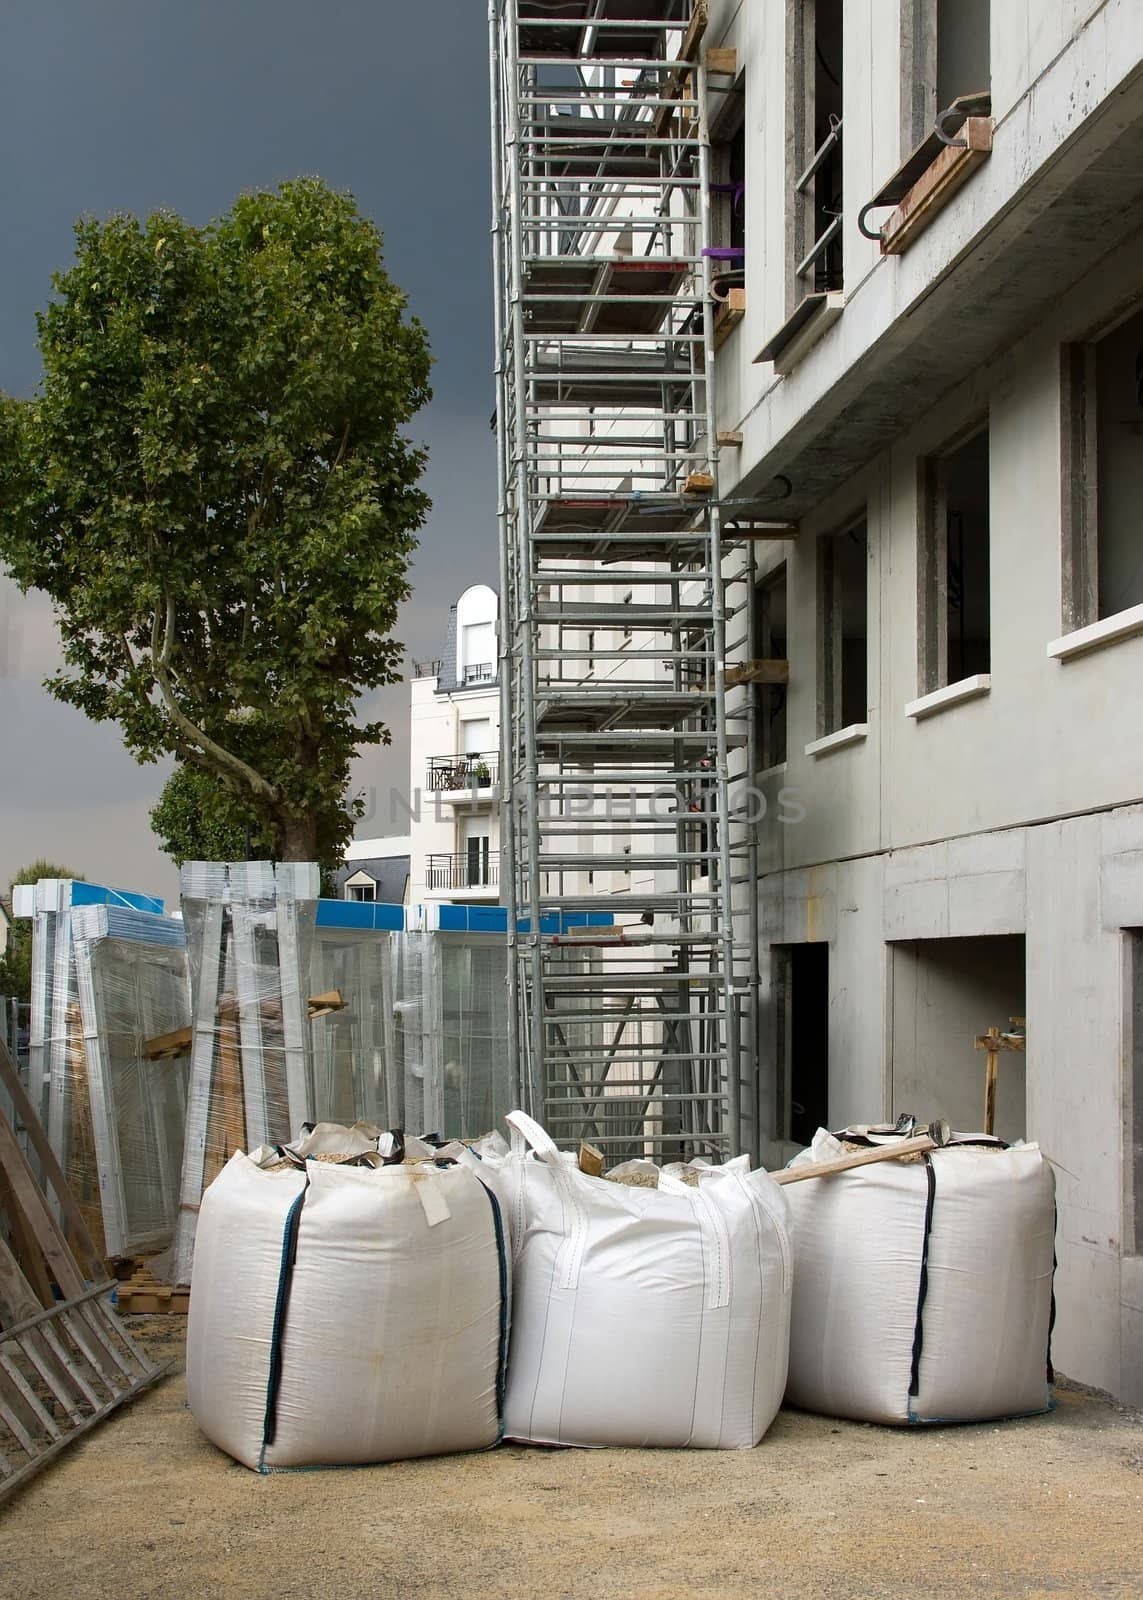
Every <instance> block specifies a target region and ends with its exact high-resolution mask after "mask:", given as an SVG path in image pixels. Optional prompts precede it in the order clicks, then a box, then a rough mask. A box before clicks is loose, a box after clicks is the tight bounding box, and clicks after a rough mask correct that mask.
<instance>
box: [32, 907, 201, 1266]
mask: <svg viewBox="0 0 1143 1600" xmlns="http://www.w3.org/2000/svg"><path fill="white" fill-rule="evenodd" d="M32 895H33V910H32V1003H31V1007H30V1022H29V1046H30V1048H29V1073H28V1079H29V1081H28V1089H29V1094H30V1096H31V1099H32V1103H33V1105H34V1106H35V1107H36V1110H37V1112H38V1113H39V1116H40V1119H41V1121H42V1122H43V1124H44V1127H45V1129H46V1131H47V1134H48V1138H49V1140H50V1142H51V1145H52V1148H53V1151H54V1152H55V1155H56V1157H57V1158H58V1160H59V1161H60V1164H61V1166H62V1167H63V1170H64V1172H65V1174H66V1175H67V1178H68V1182H69V1185H70V1187H71V1189H72V1191H73V1192H74V1194H75V1195H76V1198H77V1199H78V1201H79V1203H80V1206H81V1209H82V1210H83V1213H84V1217H85V1221H86V1223H87V1226H88V1229H89V1232H90V1233H91V1235H92V1238H93V1240H94V1241H95V1243H96V1244H97V1246H98V1247H99V1249H100V1250H101V1251H102V1252H103V1253H104V1254H105V1255H107V1256H117V1255H123V1254H128V1253H131V1252H133V1251H135V1250H142V1249H148V1248H158V1247H159V1246H161V1245H162V1244H163V1243H165V1242H167V1241H169V1238H170V1233H171V1226H172V1212H173V1197H174V1192H175V1188H176V1187H177V1179H178V1155H177V1153H176V1154H175V1157H174V1160H173V1162H167V1167H166V1173H165V1176H164V1178H163V1179H161V1180H160V1179H159V1178H158V1174H157V1167H156V1164H157V1163H159V1162H164V1161H167V1152H168V1151H169V1148H170V1144H171V1141H172V1140H173V1142H174V1144H175V1146H176V1147H179V1146H181V1140H182V1085H181V1084H180V1082H179V1076H178V1073H177V1072H176V1073H175V1075H174V1081H173V1083H163V1082H157V1081H155V1080H153V1079H152V1078H151V1077H150V1075H149V1071H148V1068H147V1066H146V1065H145V1064H144V1063H143V1062H142V1060H141V1055H142V1052H143V1047H144V1045H145V1043H146V1041H147V1039H148V1038H150V1037H152V1034H151V1032H150V1021H151V1019H152V1018H153V1017H158V1018H161V1019H162V1021H163V1023H165V1021H166V1020H168V1019H169V1020H170V1021H171V1027H172V1028H177V1027H180V1026H184V1025H185V1024H186V1022H187V1021H188V1020H189V1017H188V1005H189V1001H188V993H187V982H186V963H185V955H184V952H183V950H182V944H183V932H182V927H181V924H179V923H178V922H177V921H174V920H173V919H171V918H168V917H164V916H162V915H161V908H162V902H161V901H156V900H153V899H151V898H150V897H148V896H141V895H130V894H126V893H124V892H121V891H118V890H113V889H106V888H103V887H101V886H100V885H97V884H87V883H79V882H72V881H71V880H67V879H54V878H51V879H47V878H46V879H41V880H40V882H39V883H37V884H36V885H35V887H34V889H33V891H32ZM77 901H78V902H79V904H78V905H76V902H77ZM142 908H154V909H142ZM156 952H159V953H158V954H156ZM152 958H153V959H152ZM154 1031H155V1033H158V1032H161V1031H165V1030H164V1027H163V1026H160V1025H159V1023H156V1027H155V1030H154ZM168 1076H169V1075H168ZM164 1183H165V1185H166V1189H165V1192H164ZM53 1204H54V1202H53ZM57 1216H58V1210H57ZM61 1220H62V1219H61Z"/></svg>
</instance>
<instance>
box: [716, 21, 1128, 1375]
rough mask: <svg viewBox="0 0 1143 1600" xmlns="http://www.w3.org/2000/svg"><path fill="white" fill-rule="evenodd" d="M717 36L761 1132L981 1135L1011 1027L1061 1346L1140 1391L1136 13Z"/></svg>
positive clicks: (1010, 1125)
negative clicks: (755, 658)
mask: <svg viewBox="0 0 1143 1600" xmlns="http://www.w3.org/2000/svg"><path fill="white" fill-rule="evenodd" d="M704 45H705V47H706V49H707V51H708V52H709V51H710V50H711V49H718V50H721V51H723V52H732V54H730V55H726V54H724V55H723V57H722V58H721V64H722V65H723V66H725V67H726V68H727V69H728V71H727V75H726V76H725V77H723V78H721V79H719V80H712V83H713V84H715V85H716V88H715V90H714V92H712V93H711V94H710V96H709V103H710V115H711V128H712V136H713V139H714V151H715V157H716V160H717V159H722V160H723V161H724V163H725V170H726V171H727V172H728V173H733V172H735V171H741V173H742V174H743V175H744V177H743V181H742V183H741V187H740V188H738V187H737V180H736V187H735V191H734V203H735V204H736V205H737V206H738V207H739V209H740V212H741V224H740V226H741V234H740V237H741V240H742V250H743V254H742V256H741V258H740V260H741V277H740V283H739V285H738V287H740V290H741V298H740V300H739V303H738V307H737V309H738V311H739V312H740V313H741V315H740V319H739V320H738V322H737V325H736V326H735V327H734V328H733V330H732V331H731V332H729V335H728V337H727V338H726V341H725V343H724V344H723V346H722V349H721V351H720V353H719V357H718V397H719V400H718V403H719V419H718V425H719V430H720V437H722V438H723V439H726V440H728V441H730V443H729V444H728V446H727V447H724V448H723V451H722V474H721V493H722V494H723V495H724V496H725V495H728V494H729V495H738V496H749V495H750V494H754V493H772V492H774V486H775V485H779V486H780V492H781V493H782V494H783V495H784V499H783V502H782V504H783V508H784V510H785V511H786V512H787V513H788V514H789V516H790V517H791V519H792V520H793V521H795V522H796V524H797V532H796V535H795V536H794V537H791V538H789V539H785V540H781V541H773V542H770V543H768V544H767V545H766V546H764V547H763V550H764V553H763V554H762V555H761V556H760V559H759V571H758V577H759V582H758V587H757V591H756V600H755V610H756V616H757V621H758V628H759V632H760V635H761V636H762V637H763V639H768V641H769V645H768V648H766V649H765V650H764V651H763V653H764V654H766V655H773V656H780V657H782V658H783V659H784V660H786V661H788V663H789V666H788V684H786V685H784V686H772V687H763V688H760V689H759V690H758V691H757V700H758V707H757V712H756V715H757V716H758V717H759V719H760V722H761V724H762V737H761V741H760V756H759V769H758V770H757V771H756V772H755V773H754V774H753V776H754V780H755V785H756V786H757V788H758V789H760V790H761V792H762V793H763V794H764V795H765V796H766V798H767V800H768V802H769V807H768V814H767V816H766V817H765V818H764V820H763V821H762V822H761V823H760V824H759V828H758V847H759V877H758V882H757V895H758V914H759V919H760V926H761V932H762V939H761V950H762V959H761V965H760V979H761V1011H760V1015H761V1026H760V1029H759V1037H758V1041H757V1047H758V1048H757V1061H756V1069H757V1072H758V1108H759V1123H760V1130H759V1131H760V1135H761V1153H762V1155H763V1157H764V1158H765V1159H768V1160H771V1161H774V1160H778V1159H780V1158H782V1157H783V1156H785V1155H786V1154H787V1153H788V1152H789V1151H790V1150H791V1149H792V1148H793V1147H794V1146H795V1145H797V1144H800V1143H803V1142H804V1141H805V1140H806V1138H807V1137H808V1136H809V1134H810V1132H812V1129H813V1128H814V1127H815V1126H817V1125H818V1124H819V1123H822V1124H826V1125H829V1126H834V1127H837V1126H841V1125H843V1124H845V1123H847V1122H850V1121H858V1120H859V1121H869V1120H873V1119H877V1118H882V1117H887V1116H896V1115H897V1114H898V1113H899V1112H902V1111H911V1112H914V1113H916V1115H917V1116H918V1117H920V1118H922V1119H926V1118H928V1117H930V1116H933V1115H939V1116H944V1117H946V1118H948V1119H949V1120H950V1121H951V1122H952V1123H953V1124H954V1126H958V1127H962V1128H977V1127H979V1126H980V1125H981V1114H982V1097H983V1084H984V1071H983V1061H984V1055H983V1054H982V1053H981V1052H980V1051H978V1050H976V1049H974V1041H975V1039H976V1038H977V1036H979V1035H981V1034H983V1033H984V1032H985V1031H986V1030H987V1029H988V1028H989V1027H990V1026H996V1027H998V1028H999V1029H1000V1030H1001V1031H1002V1032H1003V1033H1006V1034H1008V1035H1009V1036H1010V1037H1009V1043H1010V1044H1011V1045H1012V1046H1013V1048H1012V1049H1011V1050H1009V1051H1007V1052H1005V1053H1004V1054H1002V1055H1001V1057H1000V1076H999V1089H998V1123H997V1128H998V1132H999V1133H1000V1134H1002V1135H1003V1136H1004V1137H1007V1138H1010V1139H1011V1138H1019V1137H1027V1138H1031V1139H1036V1140H1039V1141H1040V1143H1041V1144H1042V1145H1043V1147H1044V1149H1045V1151H1046V1152H1047V1154H1048V1155H1050V1156H1051V1157H1052V1158H1053V1160H1054V1161H1055V1162H1056V1163H1057V1167H1056V1179H1057V1193H1058V1206H1059V1227H1058V1241H1057V1243H1058V1254H1059V1272H1058V1278H1057V1298H1058V1303H1059V1318H1058V1322H1057V1330H1056V1345H1055V1350H1056V1357H1057V1360H1058V1364H1059V1365H1060V1367H1061V1368H1062V1370H1064V1371H1065V1372H1067V1373H1069V1374H1070V1375H1072V1376H1074V1377H1076V1378H1079V1379H1081V1380H1083V1381H1086V1382H1088V1383H1091V1384H1094V1385H1097V1386H1099V1387H1102V1388H1106V1389H1108V1390H1110V1391H1112V1392H1113V1393H1116V1394H1119V1395H1122V1396H1124V1397H1125V1398H1129V1399H1132V1400H1134V1401H1136V1402H1138V1401H1139V1400H1141V1399H1143V804H1141V802H1143V737H1141V735H1143V232H1141V230H1140V223H1141V222H1143V212H1141V211H1140V209H1139V200H1140V198H1141V195H1143V9H1141V8H1140V7H1139V5H1138V4H1136V3H1132V0H1078V3H1077V0H1069V3H1065V0H1004V3H1000V0H993V3H992V4H991V6H990V5H989V4H988V3H987V0H957V3H952V0H948V3H945V0H844V3H842V0H787V3H785V4H782V3H777V4H773V5H764V6H738V5H734V4H730V3H719V0H712V4H711V5H710V7H709V24H708V27H707V29H706V34H705V40H704ZM708 60H709V54H708ZM950 141H951V142H950ZM958 141H959V142H958ZM736 225H738V224H736ZM779 791H784V793H785V795H786V797H787V806H786V808H785V815H784V818H783V820H781V821H780V820H778V814H779V811H780V809H781V808H780V807H779V806H778V804H777V795H778V792H779ZM1015 1019H1019V1020H1015Z"/></svg>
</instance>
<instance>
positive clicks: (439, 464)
mask: <svg viewBox="0 0 1143 1600" xmlns="http://www.w3.org/2000/svg"><path fill="white" fill-rule="evenodd" d="M2 10H3V18H2V22H0V129H2V135H3V137H2V141H0V146H2V149H3V152H4V154H3V159H2V160H0V229H2V236H0V387H3V388H4V389H5V390H7V391H8V392H9V393H14V394H29V393H31V392H32V391H33V390H34V388H35V385H36V382H37V379H38V373H39V360H38V355H37V351H36V345H35V323H34V316H35V312H36V310H37V308H39V307H41V306H43V305H44V303H45V302H46V300H47V298H48V295H49V292H50V275H51V273H52V272H53V271H54V270H56V269H57V268H59V267H61V266H64V265H66V264H67V262H68V260H69V258H70V255H71V228H72V223H73V220H74V218H75V217H76V216H78V215H79V214H80V213H83V212H90V213H94V214H95V215H97V216H105V215H107V214H109V213H111V212H115V211H132V212H137V213H146V212H147V211H150V210H153V209H155V208H157V207H169V208H172V209H174V210H176V211H178V212H181V213H182V214H183V215H185V216H187V217H188V218H190V219H191V220H192V221H194V222H196V223H203V222H206V221H208V220H209V219H210V218H211V217H212V216H216V215H218V214H219V213H220V212H222V211H225V210H226V209H227V207H228V206H229V204H230V202H231V201H232V200H233V198H234V197H235V195H237V194H238V193H239V192H240V191H241V190H242V189H244V188H250V187H252V186H265V185H272V184H274V183H276V182H278V181H279V180H280V179H283V178H288V177H294V176H296V175H298V174H301V173H318V174H320V175H321V176H322V177H323V178H324V179H326V181H327V182H329V183H331V184H334V185H336V186H337V187H339V188H345V189H349V190H351V191H352V192H353V193H354V194H355V195H356V197H357V200H358V202H359V204H360V206H361V208H362V209H363V210H364V211H365V212H366V213H367V214H368V215H370V216H371V217H373V218H374V219H375V220H376V222H377V223H378V225H379V226H380V228H381V229H382V231H383V233H384V236H385V257H386V265H387V267H388V269H389V272H390V273H391V275H392V276H393V277H394V278H395V280H396V281H397V282H398V283H399V284H400V285H401V286H402V287H403V288H404V289H405V290H406V291H407V293H408V295H409V298H410V302H411V306H412V308H413V310H415V311H416V313H417V314H418V316H420V317H421V319H422V320H423V321H424V322H425V324H426V325H427V327H428V330H429V335H430V339H431V342H432V348H433V354H434V356H435V358H436V366H435V369H434V373H433V389H434V399H433V402H432V404H431V406H430V407H429V408H428V409H427V410H426V411H425V412H423V413H422V414H421V416H420V418H418V419H417V422H416V423H415V424H414V428H413V429H412V430H411V431H412V432H413V433H414V434H415V435H416V436H419V437H420V438H421V439H423V440H424V441H425V442H426V443H427V444H428V446H429V448H430V451H431V457H432V459H431V465H430V468H429V474H428V480H427V482H428V489H429V492H430V493H431V495H432V497H433V502H434V506H433V511H432V514H431V517H430V519H429V522H428V524H427V526H426V527H425V529H424V530H423V532H422V535H421V549H420V552H419V555H418V557H417V561H416V566H415V569H414V573H413V581H414V584H415V594H414V596H413V599H412V600H411V601H410V602H409V603H408V605H407V606H406V608H405V612H404V616H403V618H402V621H401V625H400V629H399V633H398V637H399V638H400V639H401V640H402V642H403V643H404V644H405V645H406V646H407V647H408V649H409V652H410V654H411V655H413V656H433V655H437V654H438V653H439V648H440V643H441V638H442V634H443V629H444V626H445V622H446V620H447V616H448V607H449V604H450V602H451V601H453V600H454V599H455V598H456V596H457V594H458V593H459V592H460V591H461V590H462V589H463V588H464V587H465V586H466V585H467V584H469V583H475V582H489V583H492V584H493V585H495V583H496V530H495V523H494V513H495V483H494V474H495V461H494V454H493V442H492V436H491V434H490V433H489V430H488V419H489V415H490V413H491V410H492V380H491V376H490V372H491V315H492V313H491V300H490V293H491V274H490V267H489V240H488V110H487V97H488V96H487V84H488V74H487V65H486V20H485V18H486V7H485V5H484V4H483V0H416V3H413V4H405V3H403V0H98V3H93V0H4V5H3V8H2ZM55 651H56V645H55V631H54V626H53V624H52V620H51V612H50V607H49V606H48V604H47V602H46V601H45V600H44V599H43V597H41V596H28V597H23V596H21V595H20V594H19V593H18V591H17V590H15V588H14V587H13V586H12V585H11V584H10V583H9V582H8V581H7V580H6V579H0V886H6V885H7V883H8V881H9V878H10V876H11V873H12V872H13V871H14V870H15V869H17V868H18V867H20V866H22V865H24V864H25V863H26V862H28V861H30V860H31V859H33V858H34V857H36V856H47V857H50V858H52V859H55V860H62V861H63V862H64V863H65V864H67V865H69V866H71V867H73V868H75V869H76V870H77V871H81V872H83V873H85V874H86V875H87V877H89V878H92V879H95V880H99V881H104V882H110V883H113V884H117V885H120V886H125V887H129V888H138V889H142V890H147V891H152V892H158V893H163V894H166V895H167V896H168V897H171V896H173V895H174V893H175V892H176V890H177V882H176V877H175V873H174V869H173V868H172V867H171V865H170V863H169V862H168V860H167V858H166V857H165V856H163V855H162V854H161V853H160V852H159V850H158V847H157V844H156V841H155V839H154V835H153V834H152V832H151V829H150V825H149V823H148V820H147V810H148V807H149V806H150V805H151V804H153V803H154V800H155V798H156V797H157V795H158V793H159V790H160V789H161V787H162V783H163V780H164V778H165V775H166V771H167V769H166V767H156V766H149V767H140V766H137V765H136V763H135V762H134V760H133V759H132V758H131V757H130V756H129V755H128V754H127V753H126V752H125V751H124V749H123V747H122V744H121V743H120V740H119V735H118V732H117V730H116V728H115V727H114V725H112V724H102V725H95V724H91V723H88V722H87V721H86V719H85V718H84V717H83V716H82V715H81V714H80V713H79V712H76V711H72V710H71V709H69V708H68V707H66V706H62V705H59V704H57V703H56V702H55V701H54V700H52V699H51V698H50V696H48V695H47V694H46V693H45V691H44V690H43V689H42V688H41V687H40V684H41V681H42V679H43V677H44V675H45V673H46V672H49V671H50V670H51V669H52V666H53V665H54V663H55V659H56V657H55ZM378 705H379V707H380V710H379V713H378V714H380V715H381V716H382V717H384V718H385V720H387V721H388V722H389V723H390V725H391V727H392V729H393V735H394V742H393V745H392V746H391V747H390V748H389V749H388V750H378V751H371V752H367V753H366V754H365V755H364V757H363V758H362V760H361V762H360V763H359V771H358V779H357V781H358V782H359V783H360V784H362V785H363V786H365V787H366V788H367V789H369V790H376V792H377V794H378V814H377V815H376V816H375V817H373V818H372V820H370V821H369V822H367V823H364V824H362V825H361V826H360V827H359V830H358V831H359V832H360V833H362V834H366V835H372V834H384V833H395V832H400V831H401V827H400V824H399V822H398V823H392V822H391V821H390V819H389V815H388V803H387V799H386V796H387V793H388V790H389V788H390V786H391V785H393V784H396V785H397V786H398V787H399V788H401V789H404V788H405V787H406V785H407V782H408V774H407V766H408V755H407V751H408V740H407V723H408V711H407V705H408V689H407V687H404V686H402V687H399V688H394V689H391V690H389V691H386V692H385V693H384V694H383V695H381V696H380V697H378ZM370 709H373V708H370Z"/></svg>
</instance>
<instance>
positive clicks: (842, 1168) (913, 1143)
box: [770, 1133, 937, 1183]
mask: <svg viewBox="0 0 1143 1600" xmlns="http://www.w3.org/2000/svg"><path fill="white" fill-rule="evenodd" d="M936 1148H937V1143H936V1140H935V1139H930V1137H929V1135H928V1134H927V1133H922V1134H918V1136H917V1138H915V1139H899V1140H898V1141H897V1143H896V1144H882V1145H878V1146H877V1148H876V1149H875V1150H852V1151H850V1153H849V1154H848V1155H844V1156H835V1157H834V1158H833V1160H832V1161H804V1162H803V1163H802V1165H801V1166H800V1167H783V1169H782V1170H781V1172H772V1173H771V1174H770V1176H771V1177H772V1178H773V1180H774V1182H775V1183H802V1182H804V1180H805V1179H806V1178H828V1177H830V1176H832V1174H833V1173H835V1172H849V1171H850V1170H851V1168H853V1167H869V1166H872V1165H873V1164H874V1162H877V1161H897V1160H899V1159H900V1158H901V1157H902V1156H913V1155H924V1154H925V1152H926V1151H929V1150H935V1149H936Z"/></svg>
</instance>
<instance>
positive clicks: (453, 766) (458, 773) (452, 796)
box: [425, 751, 500, 806]
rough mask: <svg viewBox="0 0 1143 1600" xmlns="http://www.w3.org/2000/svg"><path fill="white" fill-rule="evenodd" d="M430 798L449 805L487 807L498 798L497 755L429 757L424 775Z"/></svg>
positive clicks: (498, 762) (473, 754) (475, 752)
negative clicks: (439, 799)
mask: <svg viewBox="0 0 1143 1600" xmlns="http://www.w3.org/2000/svg"><path fill="white" fill-rule="evenodd" d="M425 779H426V787H427V789H428V791H429V793H430V794H439V795H440V797H441V799H442V800H444V801H446V802H447V803H450V804H453V805H469V806H472V805H490V804H491V803H492V802H493V801H494V800H496V799H498V798H499V790H498V789H497V784H498V783H499V780H500V756H499V754H498V753H497V754H490V755H483V754H481V752H479V751H472V752H469V753H466V754H464V755H459V756H430V757H429V761H428V768H427V770H426V773H425Z"/></svg>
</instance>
